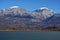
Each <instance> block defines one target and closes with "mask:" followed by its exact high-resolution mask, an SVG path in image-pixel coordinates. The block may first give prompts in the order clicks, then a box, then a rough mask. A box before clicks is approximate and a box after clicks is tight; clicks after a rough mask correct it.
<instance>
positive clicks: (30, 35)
mask: <svg viewBox="0 0 60 40" xmlns="http://www.w3.org/2000/svg"><path fill="white" fill-rule="evenodd" d="M0 40H60V32H58V31H55V32H44V31H42V32H39V31H37V32H36V31H34V32H33V31H0Z"/></svg>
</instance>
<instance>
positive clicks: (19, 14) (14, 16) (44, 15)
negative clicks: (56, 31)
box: [0, 6, 60, 27]
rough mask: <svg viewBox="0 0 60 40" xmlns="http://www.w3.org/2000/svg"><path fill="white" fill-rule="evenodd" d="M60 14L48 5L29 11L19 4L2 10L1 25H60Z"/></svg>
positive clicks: (0, 13)
mask: <svg viewBox="0 0 60 40" xmlns="http://www.w3.org/2000/svg"><path fill="white" fill-rule="evenodd" d="M59 20H60V15H59V14H58V15H55V13H54V11H52V10H51V9H48V8H46V7H42V8H39V9H37V10H34V11H28V10H26V9H23V8H21V7H19V6H13V7H9V8H6V9H2V10H0V27H2V26H3V27H5V26H6V27H12V26H13V27H42V26H45V25H46V26H49V25H50V26H52V25H54V23H57V24H55V25H60V22H59ZM52 22H53V23H52Z"/></svg>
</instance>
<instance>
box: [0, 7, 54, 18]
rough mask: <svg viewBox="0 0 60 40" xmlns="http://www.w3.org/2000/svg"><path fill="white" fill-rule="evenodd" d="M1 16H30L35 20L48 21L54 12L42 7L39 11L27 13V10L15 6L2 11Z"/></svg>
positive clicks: (0, 11)
mask: <svg viewBox="0 0 60 40" xmlns="http://www.w3.org/2000/svg"><path fill="white" fill-rule="evenodd" d="M1 15H11V16H17V15H18V16H24V17H25V16H26V17H28V16H30V17H34V18H40V19H46V18H47V17H50V16H52V15H53V11H51V10H49V9H48V8H45V7H42V8H40V9H37V10H35V11H33V12H30V11H27V10H26V9H23V8H20V7H19V6H13V7H10V8H6V9H2V10H0V16H1Z"/></svg>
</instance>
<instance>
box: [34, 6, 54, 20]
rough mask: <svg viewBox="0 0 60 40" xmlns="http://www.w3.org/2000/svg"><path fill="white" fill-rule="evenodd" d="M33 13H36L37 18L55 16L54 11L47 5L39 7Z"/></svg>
mask: <svg viewBox="0 0 60 40" xmlns="http://www.w3.org/2000/svg"><path fill="white" fill-rule="evenodd" d="M33 14H36V15H35V16H36V17H37V18H42V19H46V18H48V17H51V16H53V14H54V11H52V10H50V9H48V8H46V7H42V8H40V9H37V10H35V11H33Z"/></svg>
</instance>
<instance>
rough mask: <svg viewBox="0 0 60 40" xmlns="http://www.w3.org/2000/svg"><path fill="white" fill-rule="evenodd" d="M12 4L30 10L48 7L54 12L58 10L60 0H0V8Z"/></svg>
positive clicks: (59, 8) (59, 9)
mask: <svg viewBox="0 0 60 40" xmlns="http://www.w3.org/2000/svg"><path fill="white" fill-rule="evenodd" d="M12 6H20V7H22V8H25V9H27V10H30V11H32V10H35V9H38V8H41V7H48V8H49V9H52V10H54V11H56V12H60V0H0V9H4V8H9V7H12Z"/></svg>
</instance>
